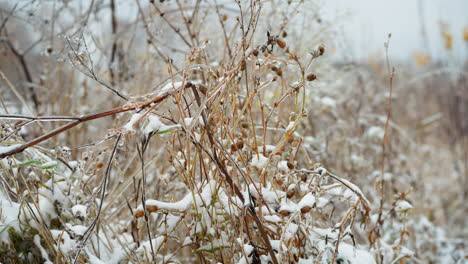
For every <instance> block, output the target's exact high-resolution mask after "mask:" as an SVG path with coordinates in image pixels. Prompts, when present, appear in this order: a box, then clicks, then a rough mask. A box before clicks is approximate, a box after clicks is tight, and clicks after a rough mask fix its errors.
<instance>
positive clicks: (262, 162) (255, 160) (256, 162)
mask: <svg viewBox="0 0 468 264" xmlns="http://www.w3.org/2000/svg"><path fill="white" fill-rule="evenodd" d="M267 163H268V158H266V157H265V156H263V155H262V154H258V155H255V154H254V155H253V157H252V162H251V165H252V166H253V167H256V168H258V169H263V168H265V166H266V165H267Z"/></svg>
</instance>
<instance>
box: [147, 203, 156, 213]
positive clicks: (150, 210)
mask: <svg viewBox="0 0 468 264" xmlns="http://www.w3.org/2000/svg"><path fill="white" fill-rule="evenodd" d="M157 210H158V207H157V206H154V205H149V206H147V207H146V211H148V212H150V213H153V212H156V211H157Z"/></svg>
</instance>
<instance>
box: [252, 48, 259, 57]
mask: <svg viewBox="0 0 468 264" xmlns="http://www.w3.org/2000/svg"><path fill="white" fill-rule="evenodd" d="M252 54H253V55H254V56H255V57H257V56H258V50H257V49H255V50H254V51H253V52H252Z"/></svg>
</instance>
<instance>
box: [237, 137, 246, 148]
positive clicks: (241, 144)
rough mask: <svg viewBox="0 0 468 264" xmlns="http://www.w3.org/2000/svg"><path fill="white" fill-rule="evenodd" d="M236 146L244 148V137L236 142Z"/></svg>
mask: <svg viewBox="0 0 468 264" xmlns="http://www.w3.org/2000/svg"><path fill="white" fill-rule="evenodd" d="M236 147H237V148H238V149H242V148H243V147H244V141H242V139H239V141H237V143H236Z"/></svg>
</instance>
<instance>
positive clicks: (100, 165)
mask: <svg viewBox="0 0 468 264" xmlns="http://www.w3.org/2000/svg"><path fill="white" fill-rule="evenodd" d="M102 167H104V163H102V162H99V163H98V164H96V169H100V168H102Z"/></svg>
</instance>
